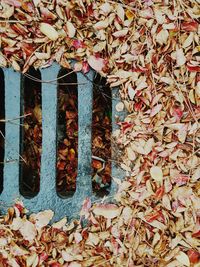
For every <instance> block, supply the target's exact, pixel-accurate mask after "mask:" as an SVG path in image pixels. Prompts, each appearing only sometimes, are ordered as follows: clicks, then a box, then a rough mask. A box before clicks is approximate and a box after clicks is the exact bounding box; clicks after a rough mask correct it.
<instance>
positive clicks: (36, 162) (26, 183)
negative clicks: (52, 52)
mask: <svg viewBox="0 0 200 267" xmlns="http://www.w3.org/2000/svg"><path fill="white" fill-rule="evenodd" d="M28 74H29V75H30V76H29V77H27V76H24V77H23V78H22V86H21V116H22V118H21V131H20V140H21V142H20V144H21V145H20V155H21V156H22V158H23V160H21V162H20V178H19V185H20V186H19V189H20V193H21V195H22V196H24V197H26V198H32V197H34V196H36V195H37V194H38V193H39V188H40V168H41V153H42V92H41V83H40V82H39V81H37V80H35V79H39V80H41V73H40V71H39V70H35V69H34V68H30V70H29V72H28Z"/></svg>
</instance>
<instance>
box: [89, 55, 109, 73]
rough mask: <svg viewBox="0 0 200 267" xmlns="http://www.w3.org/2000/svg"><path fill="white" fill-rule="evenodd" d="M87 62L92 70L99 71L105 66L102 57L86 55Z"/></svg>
mask: <svg viewBox="0 0 200 267" xmlns="http://www.w3.org/2000/svg"><path fill="white" fill-rule="evenodd" d="M88 63H89V65H90V67H92V68H93V69H94V70H96V71H98V72H101V71H102V69H103V68H104V67H105V60H104V59H103V58H97V57H95V56H89V57H88Z"/></svg>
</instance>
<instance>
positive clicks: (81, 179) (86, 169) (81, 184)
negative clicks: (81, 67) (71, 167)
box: [75, 71, 94, 200]
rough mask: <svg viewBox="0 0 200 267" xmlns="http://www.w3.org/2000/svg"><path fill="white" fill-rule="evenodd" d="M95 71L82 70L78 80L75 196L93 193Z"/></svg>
mask: <svg viewBox="0 0 200 267" xmlns="http://www.w3.org/2000/svg"><path fill="white" fill-rule="evenodd" d="M93 76H94V72H93V71H90V72H89V73H88V74H87V76H84V75H83V74H82V73H81V72H79V73H78V74H77V80H78V177H77V187H76V194H75V197H76V198H79V199H82V200H83V199H84V198H85V197H86V196H91V194H92V181H91V158H92V151H91V127H92V97H93V84H92V82H91V81H93Z"/></svg>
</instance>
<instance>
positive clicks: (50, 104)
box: [0, 64, 124, 220]
mask: <svg viewBox="0 0 200 267" xmlns="http://www.w3.org/2000/svg"><path fill="white" fill-rule="evenodd" d="M59 70H60V67H59V66H58V65H57V64H53V65H52V66H51V67H49V68H46V69H42V70H41V79H42V80H43V81H46V82H43V83H42V158H41V175H40V191H39V193H38V194H37V196H35V197H33V198H30V199H27V198H24V197H23V196H21V195H20V193H19V159H20V124H19V121H18V123H14V121H12V119H14V118H19V117H20V97H21V96H20V91H21V90H20V87H21V75H20V74H19V73H17V72H14V71H13V70H12V69H3V72H4V82H5V118H6V126H5V135H6V139H5V156H4V162H5V164H4V175H3V191H2V193H1V195H0V201H1V202H2V203H4V204H5V206H8V205H12V204H13V201H14V200H15V199H16V198H19V199H21V200H22V201H23V202H24V204H25V206H26V207H27V209H29V210H30V211H31V212H38V211H40V210H44V209H52V210H53V211H54V212H55V217H54V220H58V219H60V218H62V217H63V216H65V215H66V216H68V217H69V218H72V217H73V216H74V214H76V215H77V214H78V212H79V210H80V207H81V204H82V202H83V200H84V199H85V198H86V197H91V199H92V200H93V201H94V200H96V199H97V196H95V195H94V194H93V193H92V179H91V158H92V152H91V124H92V100H93V84H92V83H91V81H92V80H93V79H94V72H93V71H90V72H89V73H87V75H83V74H82V73H81V72H78V73H77V81H78V127H79V131H78V176H77V180H76V191H75V193H74V195H73V196H72V197H68V198H61V197H59V196H58V195H57V193H56V183H55V179H56V127H57V117H56V116H57V85H56V83H51V82H47V81H51V80H56V78H57V75H58V73H59ZM112 96H113V98H112V123H113V126H112V128H113V130H115V129H116V123H115V117H116V115H118V116H119V114H118V113H117V112H116V110H115V106H116V103H117V102H118V101H119V99H118V90H117V89H112ZM123 115H124V114H120V116H123ZM123 175H124V173H123V171H122V170H121V169H120V168H119V167H117V165H116V164H115V163H112V176H113V177H118V178H122V177H123ZM115 191H116V185H115V183H114V182H112V183H111V188H110V195H113V193H114V192H115Z"/></svg>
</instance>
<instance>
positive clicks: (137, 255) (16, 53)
mask: <svg viewBox="0 0 200 267" xmlns="http://www.w3.org/2000/svg"><path fill="white" fill-rule="evenodd" d="M0 17H1V20H0V31H1V37H0V38H1V43H0V45H1V52H0V66H3V67H6V66H12V67H13V68H14V69H15V70H17V71H22V72H24V73H25V72H26V71H27V70H28V68H29V66H32V65H33V66H34V67H36V68H38V67H41V66H42V67H47V66H50V65H51V64H52V62H53V61H57V62H58V63H59V64H61V65H62V66H63V67H65V68H69V67H70V60H71V59H76V60H77V63H76V64H75V66H74V69H75V71H80V70H81V71H83V72H84V73H86V72H87V71H88V70H89V68H90V67H91V68H93V69H94V70H95V71H97V72H99V73H100V74H101V75H102V76H104V77H106V78H107V82H108V83H109V85H110V86H111V87H115V86H120V94H121V99H122V102H120V103H118V104H117V106H116V109H117V110H118V111H122V110H123V109H127V110H128V112H129V115H128V116H127V117H126V118H125V120H124V121H122V122H119V123H118V124H119V129H118V130H116V131H115V132H114V134H113V138H114V139H115V142H116V143H117V144H118V146H119V148H120V149H123V151H124V153H123V155H122V156H121V157H122V158H121V167H122V168H123V169H124V170H125V171H126V176H127V178H126V179H125V180H124V181H120V180H119V179H118V177H112V178H113V181H112V182H115V183H117V184H118V192H117V193H116V195H115V200H116V204H105V203H101V204H95V203H91V202H90V199H86V200H85V202H84V203H83V207H82V210H81V213H80V219H79V220H77V221H74V222H72V223H70V224H67V222H66V219H63V220H62V221H60V222H58V223H56V224H54V225H52V226H48V223H49V221H50V219H51V218H52V216H53V212H52V211H44V212H41V213H39V214H34V215H31V216H30V217H27V216H26V214H25V213H24V212H25V209H24V207H23V204H22V203H20V202H18V203H17V204H16V205H15V206H14V208H10V209H9V212H8V214H7V215H6V216H5V217H2V219H1V225H0V252H1V256H0V262H1V265H2V266H52V267H55V266H66V267H79V266H102V267H103V266H128V267H132V266H141V267H142V266H159V267H160V266H167V267H176V266H177V267H178V266H200V252H199V251H200V167H199V166H200V126H199V119H200V107H199V105H200V46H199V33H200V26H199V17H200V3H199V0H185V1H182V0H174V1H169V0H162V1H161V0H155V1H154V0H144V1H142V0H135V1H131V0H130V1H128V0H124V1H111V0H107V1H100V0H98V1H91V0H85V1H84V0H82V1H81V0H80V1H76V0H71V1H67V0H66V1H64V0H57V1H51V2H49V1H41V0H33V1H21V0H2V1H1V3H0ZM83 219H87V221H88V225H87V226H86V227H85V226H83V225H82V221H83Z"/></svg>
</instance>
